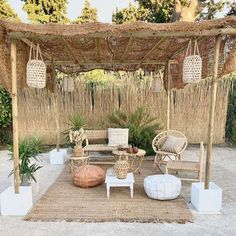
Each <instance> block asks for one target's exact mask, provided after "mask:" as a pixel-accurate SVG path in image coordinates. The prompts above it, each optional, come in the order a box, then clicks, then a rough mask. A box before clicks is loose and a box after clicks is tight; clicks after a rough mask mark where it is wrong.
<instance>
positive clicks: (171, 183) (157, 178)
mask: <svg viewBox="0 0 236 236" xmlns="http://www.w3.org/2000/svg"><path fill="white" fill-rule="evenodd" d="M144 190H145V192H146V194H147V195H148V197H150V198H153V199H157V200H170V199H175V198H177V197H178V196H179V195H180V191H181V181H180V179H179V178H177V177H175V176H173V175H151V176H147V177H146V178H145V179H144Z"/></svg>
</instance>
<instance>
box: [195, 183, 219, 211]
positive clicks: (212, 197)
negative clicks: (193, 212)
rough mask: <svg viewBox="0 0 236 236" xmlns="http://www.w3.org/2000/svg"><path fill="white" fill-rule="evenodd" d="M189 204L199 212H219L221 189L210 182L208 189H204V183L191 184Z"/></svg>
mask: <svg viewBox="0 0 236 236" xmlns="http://www.w3.org/2000/svg"><path fill="white" fill-rule="evenodd" d="M191 203H192V205H193V206H194V208H196V209H197V210H198V211H201V212H206V213H210V212H219V211H220V210H221V208H222V189H221V188H220V187H218V186H217V185H216V184H214V183H212V182H210V185H209V189H204V183H202V182H201V183H193V184H192V188H191Z"/></svg>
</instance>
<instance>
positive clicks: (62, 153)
mask: <svg viewBox="0 0 236 236" xmlns="http://www.w3.org/2000/svg"><path fill="white" fill-rule="evenodd" d="M66 158H67V149H66V148H63V149H60V150H59V152H58V151H57V149H53V150H52V151H51V152H50V164H52V165H63V164H64V163H65V161H66Z"/></svg>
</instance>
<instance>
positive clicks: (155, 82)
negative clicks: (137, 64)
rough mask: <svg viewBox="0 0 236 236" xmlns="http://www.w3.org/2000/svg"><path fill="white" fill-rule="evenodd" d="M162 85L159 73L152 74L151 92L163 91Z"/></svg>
mask: <svg viewBox="0 0 236 236" xmlns="http://www.w3.org/2000/svg"><path fill="white" fill-rule="evenodd" d="M163 89H164V85H163V79H162V75H161V73H158V74H156V75H154V76H153V79H152V92H153V93H158V92H161V91H163Z"/></svg>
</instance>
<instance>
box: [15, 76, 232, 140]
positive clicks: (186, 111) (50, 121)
mask: <svg viewBox="0 0 236 236" xmlns="http://www.w3.org/2000/svg"><path fill="white" fill-rule="evenodd" d="M230 84H231V82H230V81H228V80H222V81H220V82H219V86H218V90H217V101H216V112H215V124H214V126H215V128H214V138H213V142H214V143H215V144H219V143H224V142H225V123H226V114H227V104H228V93H229V88H230ZM58 97H59V99H58V100H59V119H60V130H61V131H64V130H66V129H68V116H69V115H72V114H73V113H76V112H81V113H83V114H84V116H85V117H86V122H87V127H88V128H89V129H102V128H107V125H106V120H107V115H108V114H110V113H112V112H114V111H115V110H121V111H124V112H126V113H131V112H132V111H134V110H135V109H136V108H137V107H139V106H143V107H145V108H146V109H147V110H148V111H149V112H150V114H151V115H152V116H154V117H156V118H157V120H158V121H159V123H160V125H161V126H162V127H163V128H165V124H166V103H167V97H166V92H165V91H163V92H158V93H154V92H153V91H152V87H151V82H150V81H142V82H140V83H136V82H132V81H126V80H124V81H118V82H116V83H114V82H112V83H111V84H108V85H106V86H104V85H96V86H93V87H92V88H91V85H88V83H86V82H85V81H77V82H76V86H75V90H74V91H73V92H64V91H62V90H59V92H58ZM54 101H55V100H54V94H52V93H51V92H50V91H48V90H46V89H41V90H36V89H31V88H27V89H24V90H22V91H20V93H19V104H18V106H19V131H20V138H23V137H27V136H30V135H38V136H41V137H42V138H43V140H44V142H45V143H47V144H55V143H56V122H55V114H56V109H55V108H56V106H55V102H54ZM209 101H210V82H209V81H203V82H201V83H198V84H192V85H187V86H186V87H185V88H184V89H180V90H173V91H172V92H171V117H170V127H171V129H176V130H179V131H182V132H183V133H184V134H185V135H186V136H187V138H188V140H189V142H190V143H199V142H200V141H204V142H206V140H207V129H208V114H209ZM63 142H64V140H63V135H61V143H63Z"/></svg>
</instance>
